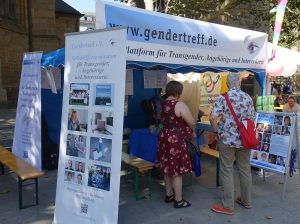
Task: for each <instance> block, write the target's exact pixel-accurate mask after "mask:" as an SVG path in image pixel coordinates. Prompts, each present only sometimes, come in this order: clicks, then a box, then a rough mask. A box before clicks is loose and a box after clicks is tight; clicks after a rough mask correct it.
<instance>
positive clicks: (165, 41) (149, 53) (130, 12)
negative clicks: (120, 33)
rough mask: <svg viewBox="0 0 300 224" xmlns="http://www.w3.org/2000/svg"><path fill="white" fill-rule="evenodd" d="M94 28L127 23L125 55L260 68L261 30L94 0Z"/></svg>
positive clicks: (156, 60) (262, 56)
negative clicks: (95, 1)
mask: <svg viewBox="0 0 300 224" xmlns="http://www.w3.org/2000/svg"><path fill="white" fill-rule="evenodd" d="M96 17H97V19H96V27H97V28H98V29H99V28H111V27H120V26H126V27H127V39H128V42H127V48H126V53H127V56H126V57H127V60H128V61H136V62H137V61H138V62H152V63H158V64H160V63H170V64H180V65H195V66H212V67H230V68H232V67H234V68H253V69H265V67H266V64H267V37H268V35H267V34H266V33H262V32H257V31H252V30H245V29H240V28H236V27H229V26H224V25H218V24H214V23H208V22H203V21H198V20H191V19H188V18H183V17H178V16H172V15H168V14H164V13H157V12H151V11H147V10H142V9H138V8H134V7H128V6H125V5H124V4H119V3H113V2H108V1H97V5H96Z"/></svg>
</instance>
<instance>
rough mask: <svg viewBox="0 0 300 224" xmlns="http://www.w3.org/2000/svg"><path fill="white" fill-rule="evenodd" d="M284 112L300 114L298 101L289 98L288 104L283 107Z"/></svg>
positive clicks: (291, 97)
mask: <svg viewBox="0 0 300 224" xmlns="http://www.w3.org/2000/svg"><path fill="white" fill-rule="evenodd" d="M283 112H287V113H300V105H299V104H298V103H296V100H295V98H294V97H293V96H290V97H289V98H288V102H287V103H286V104H285V105H284V107H283Z"/></svg>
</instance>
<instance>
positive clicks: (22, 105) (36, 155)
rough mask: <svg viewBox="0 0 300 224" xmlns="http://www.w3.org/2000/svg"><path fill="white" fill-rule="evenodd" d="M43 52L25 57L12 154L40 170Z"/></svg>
mask: <svg viewBox="0 0 300 224" xmlns="http://www.w3.org/2000/svg"><path fill="white" fill-rule="evenodd" d="M42 54H43V53H42V52H32V53H25V54H24V56H23V64H22V73H21V79H20V88H19V96H18V106H17V113H16V125H15V131H14V138H13V147H12V151H13V153H14V154H16V155H17V156H18V157H19V158H21V159H23V160H25V161H27V162H28V163H30V164H31V165H33V166H34V167H35V168H37V169H39V170H41V169H42V167H41V166H42V165H41V58H42Z"/></svg>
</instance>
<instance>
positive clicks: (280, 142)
mask: <svg viewBox="0 0 300 224" xmlns="http://www.w3.org/2000/svg"><path fill="white" fill-rule="evenodd" d="M295 119H296V116H295V115H294V114H289V113H263V112H260V113H257V117H256V131H257V137H258V140H259V146H258V147H257V148H256V149H252V151H251V165H252V166H256V167H259V168H262V169H267V170H271V171H274V172H278V173H285V172H286V167H287V164H288V161H289V154H290V148H291V147H292V146H293V144H292V140H293V138H294V137H293V131H294V129H295V124H296V122H295Z"/></svg>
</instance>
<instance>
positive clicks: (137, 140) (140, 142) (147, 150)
mask: <svg viewBox="0 0 300 224" xmlns="http://www.w3.org/2000/svg"><path fill="white" fill-rule="evenodd" d="M157 142H158V131H156V132H154V133H153V134H152V133H151V132H150V129H149V128H143V129H133V130H132V131H131V133H130V137H129V142H128V145H129V149H130V150H129V154H130V155H133V156H136V157H139V158H142V159H144V160H147V161H149V162H152V163H156V151H157Z"/></svg>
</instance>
